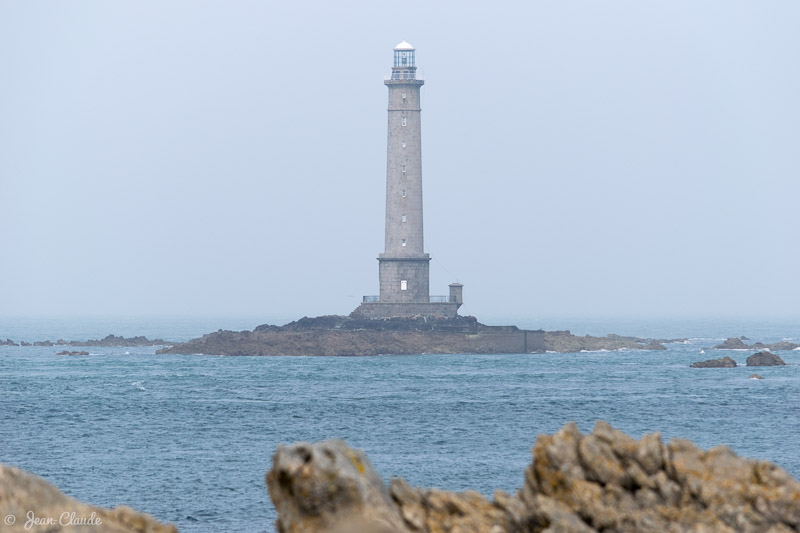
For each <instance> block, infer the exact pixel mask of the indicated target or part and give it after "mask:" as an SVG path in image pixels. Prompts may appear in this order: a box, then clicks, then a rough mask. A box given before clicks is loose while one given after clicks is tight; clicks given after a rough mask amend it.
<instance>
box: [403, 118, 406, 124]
mask: <svg viewBox="0 0 800 533" xmlns="http://www.w3.org/2000/svg"><path fill="white" fill-rule="evenodd" d="M405 125H406V117H403V126H405Z"/></svg>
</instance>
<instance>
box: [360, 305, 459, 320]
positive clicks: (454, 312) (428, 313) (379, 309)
mask: <svg viewBox="0 0 800 533" xmlns="http://www.w3.org/2000/svg"><path fill="white" fill-rule="evenodd" d="M459 307H461V304H460V303H457V302H431V303H424V302H423V303H413V302H409V303H405V302H394V303H393V302H363V303H362V304H361V305H359V306H358V307H357V308H356V309H355V311H353V312H352V313H350V317H351V318H396V317H413V316H420V317H429V318H434V317H440V318H455V317H456V316H458V308H459Z"/></svg>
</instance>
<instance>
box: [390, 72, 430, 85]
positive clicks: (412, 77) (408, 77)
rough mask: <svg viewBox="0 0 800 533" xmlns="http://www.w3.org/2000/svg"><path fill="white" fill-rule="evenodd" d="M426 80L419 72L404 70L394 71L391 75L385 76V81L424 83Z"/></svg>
mask: <svg viewBox="0 0 800 533" xmlns="http://www.w3.org/2000/svg"><path fill="white" fill-rule="evenodd" d="M424 79H425V78H424V77H423V76H422V74H420V73H419V72H414V71H411V70H402V71H397V70H396V71H392V73H391V74H386V75H384V76H383V81H408V82H414V81H423V80H424Z"/></svg>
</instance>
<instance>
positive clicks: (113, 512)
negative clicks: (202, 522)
mask: <svg viewBox="0 0 800 533" xmlns="http://www.w3.org/2000/svg"><path fill="white" fill-rule="evenodd" d="M0 520H2V522H0V531H3V532H8V533H13V532H15V531H19V532H20V533H23V532H25V531H28V532H34V533H67V532H69V533H90V532H93V533H100V532H103V533H177V531H178V530H177V529H176V528H175V527H174V526H172V525H165V524H161V523H159V522H158V521H156V520H155V519H154V518H152V517H150V516H148V515H146V514H142V513H139V512H137V511H134V510H133V509H129V508H127V507H117V508H115V509H103V508H101V507H94V506H91V505H87V504H85V503H81V502H79V501H77V500H74V499H72V498H70V497H68V496H65V495H64V494H62V493H61V492H60V491H59V490H58V489H57V488H56V487H54V486H53V485H51V484H49V483H48V482H46V481H45V480H43V479H41V478H39V477H36V476H34V475H32V474H29V473H27V472H24V471H22V470H19V469H17V468H14V467H10V466H5V465H0Z"/></svg>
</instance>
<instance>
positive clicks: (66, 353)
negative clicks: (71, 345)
mask: <svg viewBox="0 0 800 533" xmlns="http://www.w3.org/2000/svg"><path fill="white" fill-rule="evenodd" d="M56 355H89V352H87V351H85V350H82V351H80V352H70V351H67V350H64V351H61V352H58V353H57V354H56Z"/></svg>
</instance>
